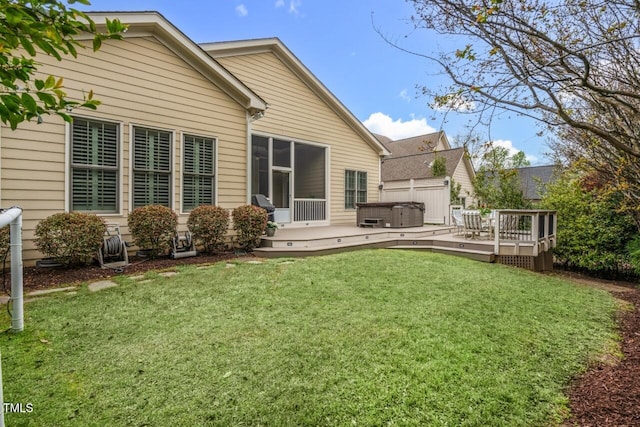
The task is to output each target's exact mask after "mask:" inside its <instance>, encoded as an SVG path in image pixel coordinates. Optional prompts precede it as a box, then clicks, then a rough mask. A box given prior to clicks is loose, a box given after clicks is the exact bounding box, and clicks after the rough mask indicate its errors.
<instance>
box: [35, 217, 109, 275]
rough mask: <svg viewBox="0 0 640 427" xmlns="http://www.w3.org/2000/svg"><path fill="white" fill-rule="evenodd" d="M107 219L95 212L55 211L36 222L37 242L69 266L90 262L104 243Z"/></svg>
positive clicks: (40, 247) (44, 250) (42, 248)
mask: <svg viewBox="0 0 640 427" xmlns="http://www.w3.org/2000/svg"><path fill="white" fill-rule="evenodd" d="M105 231H106V225H105V223H104V220H103V219H102V218H100V217H99V216H97V215H95V214H89V213H82V212H64V213H57V214H53V215H51V216H49V217H47V218H45V219H43V220H42V221H40V222H39V223H38V225H37V226H36V232H35V235H36V239H35V244H36V247H37V248H38V250H40V252H42V253H43V254H44V256H46V257H50V258H54V259H55V260H56V261H57V262H59V263H60V264H64V265H66V266H72V265H87V264H90V263H91V261H92V260H93V258H94V256H95V255H96V253H97V251H98V249H100V246H101V245H102V241H103V236H104V233H105Z"/></svg>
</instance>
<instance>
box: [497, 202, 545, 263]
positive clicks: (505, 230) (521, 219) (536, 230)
mask: <svg viewBox="0 0 640 427" xmlns="http://www.w3.org/2000/svg"><path fill="white" fill-rule="evenodd" d="M556 228H557V214H556V211H547V210H498V211H496V214H495V218H494V237H495V253H496V254H497V255H503V254H507V255H521V254H526V255H532V256H538V254H540V253H542V252H546V251H548V250H550V249H552V248H554V247H555V246H556ZM525 248H526V249H525ZM525 252H526V253H525Z"/></svg>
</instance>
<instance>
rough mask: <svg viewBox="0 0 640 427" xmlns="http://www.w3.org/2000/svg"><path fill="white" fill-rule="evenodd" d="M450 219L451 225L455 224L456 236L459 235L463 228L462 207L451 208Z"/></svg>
mask: <svg viewBox="0 0 640 427" xmlns="http://www.w3.org/2000/svg"><path fill="white" fill-rule="evenodd" d="M451 219H453V225H455V226H456V236H460V235H461V234H462V231H463V230H464V219H463V218H462V209H453V210H452V211H451Z"/></svg>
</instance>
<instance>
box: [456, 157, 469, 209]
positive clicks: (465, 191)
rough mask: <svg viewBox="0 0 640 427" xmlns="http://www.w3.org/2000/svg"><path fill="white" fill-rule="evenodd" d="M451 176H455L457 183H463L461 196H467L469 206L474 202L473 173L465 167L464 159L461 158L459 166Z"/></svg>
mask: <svg viewBox="0 0 640 427" xmlns="http://www.w3.org/2000/svg"><path fill="white" fill-rule="evenodd" d="M451 178H453V180H454V181H455V182H456V183H457V184H460V185H461V188H460V197H466V198H467V202H466V205H467V206H469V205H470V204H473V203H474V199H473V198H472V196H471V195H472V194H473V184H472V182H471V175H470V174H469V171H468V170H467V168H466V167H465V162H464V160H463V159H461V160H460V163H458V166H457V167H456V169H455V171H454V172H453V175H452V176H451Z"/></svg>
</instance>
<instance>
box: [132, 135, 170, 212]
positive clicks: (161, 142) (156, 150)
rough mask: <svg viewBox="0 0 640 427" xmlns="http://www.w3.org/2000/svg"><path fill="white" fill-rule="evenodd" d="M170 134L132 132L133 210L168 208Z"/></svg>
mask: <svg viewBox="0 0 640 427" xmlns="http://www.w3.org/2000/svg"><path fill="white" fill-rule="evenodd" d="M171 140H172V133H171V132H167V131H162V130H156V129H148V128H142V127H134V128H133V208H134V209H135V208H138V207H140V206H146V205H163V206H167V207H171V189H172V185H171V172H172V170H171Z"/></svg>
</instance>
